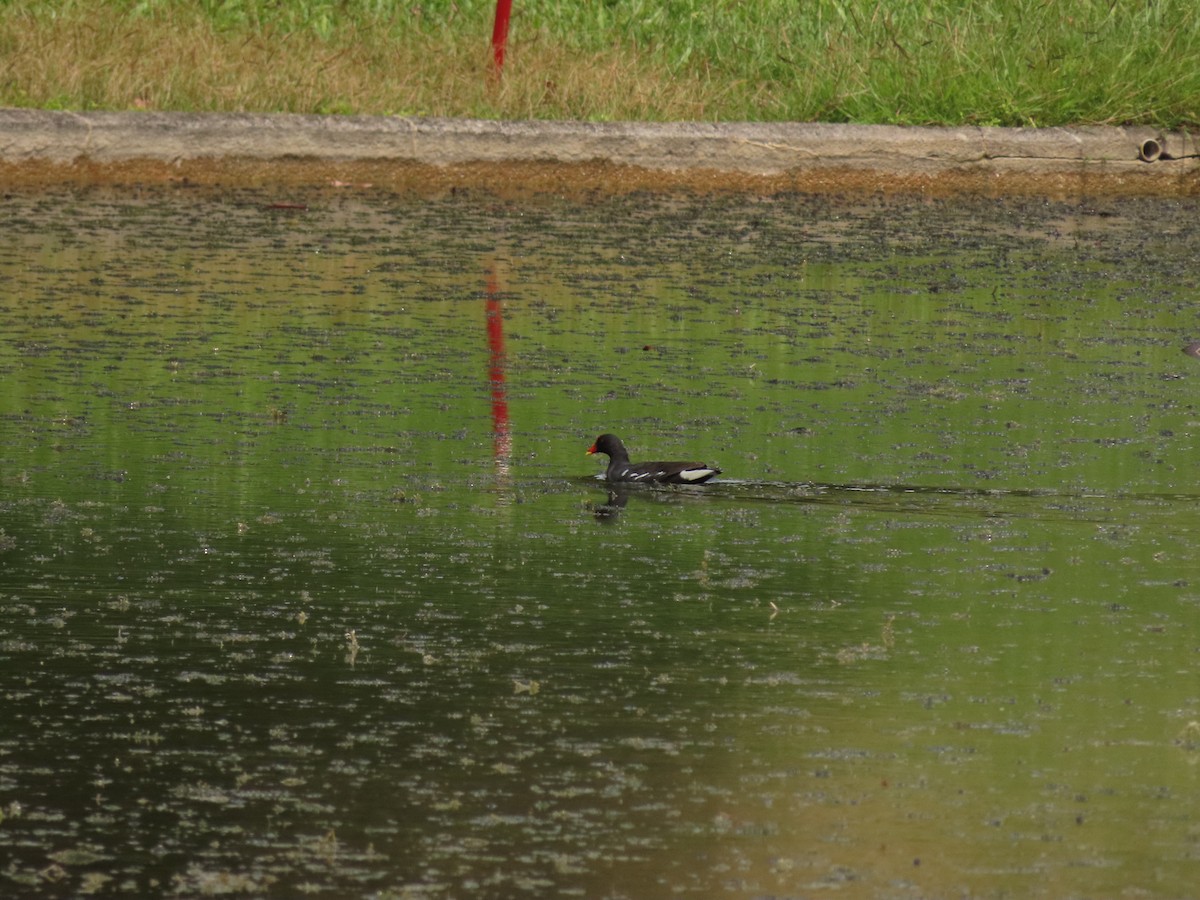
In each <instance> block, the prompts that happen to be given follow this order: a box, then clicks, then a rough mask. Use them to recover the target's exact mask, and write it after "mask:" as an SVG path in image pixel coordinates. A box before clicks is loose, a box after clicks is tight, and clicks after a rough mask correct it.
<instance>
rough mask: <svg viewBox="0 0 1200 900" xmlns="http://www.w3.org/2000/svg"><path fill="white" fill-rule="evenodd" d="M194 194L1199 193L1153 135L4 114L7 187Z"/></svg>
mask: <svg viewBox="0 0 1200 900" xmlns="http://www.w3.org/2000/svg"><path fill="white" fill-rule="evenodd" d="M77 183H78V184H85V183H86V184H154V183H168V184H169V183H189V184H194V185H198V186H218V187H225V186H228V187H232V186H271V185H279V186H291V187H297V186H314V187H321V186H334V187H356V186H358V187H361V186H367V185H369V186H371V187H373V188H379V189H385V190H394V191H401V192H417V193H431V194H436V193H441V192H444V191H448V190H455V189H464V188H468V189H471V188H486V189H488V190H491V191H495V192H497V193H500V194H506V195H509V194H522V193H530V192H534V193H536V192H547V191H549V192H555V193H564V192H565V193H581V192H583V193H586V192H592V191H601V192H627V191H635V190H646V189H657V190H662V189H680V190H695V191H755V192H778V191H817V192H863V191H866V192H880V191H882V192H914V191H915V192H921V193H935V194H953V193H964V192H966V193H982V194H1004V193H1033V194H1047V195H1050V196H1071V195H1081V194H1092V193H1103V194H1110V195H1111V194H1117V195H1195V194H1197V193H1200V143H1198V142H1197V140H1196V139H1195V138H1194V137H1193V136H1191V135H1187V134H1182V133H1163V132H1160V131H1156V130H1155V129H1152V128H1145V127H1139V128H1094V127H1088V128H1048V129H1012V128H898V127H891V126H861V125H829V124H755V123H742V124H730V123H725V124H696V123H679V124H653V123H597V124H593V123H580V122H491V121H477V120H449V119H401V118H386V117H326V116H297V115H224V114H211V115H209V114H203V115H193V114H182V113H106V112H96V113H71V112H53V111H42V110H0V187H2V188H5V189H19V188H22V187H32V188H37V187H46V186H53V185H57V184H77Z"/></svg>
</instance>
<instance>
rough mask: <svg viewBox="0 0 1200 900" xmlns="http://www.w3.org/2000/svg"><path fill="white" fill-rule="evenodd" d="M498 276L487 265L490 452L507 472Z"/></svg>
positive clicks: (501, 471) (509, 448) (509, 443)
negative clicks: (490, 391) (490, 419)
mask: <svg viewBox="0 0 1200 900" xmlns="http://www.w3.org/2000/svg"><path fill="white" fill-rule="evenodd" d="M499 281H500V279H499V276H498V275H497V274H496V267H495V266H494V265H493V266H492V267H491V268H489V269H488V274H487V289H486V291H485V295H486V300H487V334H488V349H489V350H490V351H491V358H490V361H489V364H488V383H489V384H490V385H491V388H492V452H493V454H494V455H495V458H496V471H497V473H498V474H499V475H500V476H501V477H504V476H507V475H508V466H509V460H510V459H511V457H512V434H511V433H510V432H509V428H508V390H507V388H506V387H505V384H504V363H505V356H504V304H503V303H502V302H501V300H500V287H499Z"/></svg>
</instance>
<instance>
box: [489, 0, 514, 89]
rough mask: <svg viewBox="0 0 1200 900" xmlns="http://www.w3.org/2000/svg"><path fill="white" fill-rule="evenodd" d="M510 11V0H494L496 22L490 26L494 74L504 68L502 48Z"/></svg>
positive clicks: (506, 33) (506, 36)
mask: <svg viewBox="0 0 1200 900" xmlns="http://www.w3.org/2000/svg"><path fill="white" fill-rule="evenodd" d="M511 12H512V0H496V24H495V26H493V28H492V60H493V61H494V62H495V66H496V76H497V77H499V76H500V70H501V69H503V68H504V48H505V47H506V46H507V44H508V16H509V13H511Z"/></svg>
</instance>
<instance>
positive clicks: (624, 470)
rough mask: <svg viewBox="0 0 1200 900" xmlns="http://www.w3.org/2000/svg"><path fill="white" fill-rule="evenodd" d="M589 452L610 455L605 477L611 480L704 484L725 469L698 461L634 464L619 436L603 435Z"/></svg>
mask: <svg viewBox="0 0 1200 900" xmlns="http://www.w3.org/2000/svg"><path fill="white" fill-rule="evenodd" d="M588 453H603V454H605V455H607V456H608V469H607V470H606V471H605V473H604V477H605V478H606V479H607V480H609V481H640V482H656V483H658V484H703V483H704V482H706V481H708V479H710V478H712V477H713V476H714V475H719V474H720V473H721V470H720V469H718V468H717V467H716V466H706V465H705V464H704V463H698V462H644V463H636V464H635V463H631V462H630V461H629V451H628V450H626V449H625V445H624V444H622V443H621V439H620V438H619V437H617V436H616V435H615V434H602V435H600V437H598V438H596V443H594V444H592V446H591V447H590V448H589V449H588Z"/></svg>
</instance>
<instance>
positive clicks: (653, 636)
mask: <svg viewBox="0 0 1200 900" xmlns="http://www.w3.org/2000/svg"><path fill="white" fill-rule="evenodd" d="M281 204H282V208H281ZM0 210H2V212H0V215H2V217H3V233H4V241H3V242H0V378H2V379H3V391H2V392H0V698H2V702H3V713H2V718H0V895H2V896H5V897H8V896H13V897H22V896H30V897H36V896H79V895H86V894H97V895H136V896H152V895H172V896H204V895H208V894H220V893H230V894H240V895H251V896H279V897H287V896H300V895H315V896H325V897H378V898H388V897H438V898H441V897H447V898H454V897H466V896H471V897H521V896H531V897H532V896H577V897H614V898H615V897H632V898H645V897H669V896H676V895H685V896H701V897H731V898H767V897H773V898H783V897H830V896H844V897H869V898H876V897H877V898H896V897H900V898H903V897H950V896H972V897H1056V898H1057V897H1084V896H1114V897H1115V896H1136V897H1164V898H1168V897H1182V896H1186V895H1189V894H1191V893H1194V890H1195V884H1196V877H1197V872H1200V804H1198V803H1197V793H1198V789H1200V677H1198V673H1200V627H1198V617H1200V559H1198V554H1197V541H1198V539H1200V503H1198V501H1200V488H1198V487H1197V484H1196V472H1197V441H1196V437H1195V435H1196V430H1197V424H1198V423H1200V408H1198V403H1200V359H1197V358H1196V357H1195V356H1192V355H1190V354H1189V353H1187V352H1184V351H1185V348H1187V346H1188V344H1189V343H1190V342H1191V341H1192V340H1193V339H1197V338H1200V317H1198V315H1197V311H1198V310H1200V305H1198V303H1197V301H1198V300H1200V231H1198V229H1197V227H1196V224H1195V223H1196V222H1197V213H1198V211H1200V210H1198V209H1197V207H1196V205H1195V204H1193V203H1184V202H1162V201H1155V202H1150V201H1134V200H1115V199H1114V200H1109V199H1096V200H1086V201H1082V202H1078V203H1053V202H1045V201H1040V200H1039V201H1033V200H1026V201H1016V200H1012V201H1007V202H1001V201H985V200H976V201H912V202H902V201H898V200H894V201H883V200H880V201H872V202H862V201H856V202H850V201H844V202H843V201H839V200H837V199H834V198H808V197H796V196H783V197H775V198H720V197H717V198H714V197H706V198H690V197H658V196H650V195H641V196H635V197H627V198H618V199H607V198H596V199H594V200H592V201H591V202H588V203H583V202H574V201H567V200H559V199H553V198H544V199H530V200H526V201H521V202H514V201H510V200H505V199H503V198H497V197H490V196H483V195H472V194H469V193H468V194H459V195H455V196H450V197H446V198H442V199H436V200H424V201H417V200H409V199H405V198H398V197H394V196H387V195H374V194H373V193H372V192H370V191H361V192H358V193H348V192H337V191H332V190H330V191H311V192H288V193H286V194H283V195H281V194H280V193H279V192H262V193H254V192H241V193H233V194H230V195H228V196H223V197H216V196H214V195H212V194H210V193H204V192H201V191H198V190H193V189H189V188H186V187H180V188H178V189H173V190H168V189H162V190H141V191H134V190H130V191H127V192H121V191H100V190H96V191H79V192H73V193H55V192H50V193H38V194H30V195H22V194H15V195H10V196H7V197H5V198H3V200H2V207H0ZM604 431H612V432H615V433H617V434H618V435H620V436H621V437H623V438H624V439H625V441H626V443H627V444H629V446H630V450H631V452H632V454H633V456H634V460H635V461H636V460H638V459H654V458H666V459H676V458H684V459H697V460H703V461H706V462H708V463H710V464H715V465H719V466H720V467H721V468H722V469H723V474H722V475H721V476H719V478H718V480H716V481H714V482H712V483H711V484H708V485H704V486H702V487H694V488H686V489H660V490H634V491H631V492H629V493H627V494H621V495H614V496H611V497H610V496H609V493H608V491H607V490H606V489H605V487H604V485H603V484H602V482H600V481H598V480H597V478H596V476H597V474H598V473H599V472H600V471H601V468H602V462H601V461H600V460H599V459H598V458H596V457H588V456H586V455H585V453H584V451H585V450H586V449H587V448H588V447H589V446H590V445H591V443H592V441H593V440H594V439H595V437H596V436H597V435H598V434H600V433H601V432H604Z"/></svg>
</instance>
